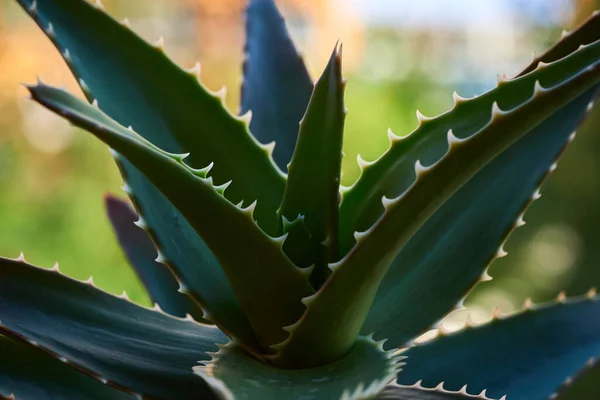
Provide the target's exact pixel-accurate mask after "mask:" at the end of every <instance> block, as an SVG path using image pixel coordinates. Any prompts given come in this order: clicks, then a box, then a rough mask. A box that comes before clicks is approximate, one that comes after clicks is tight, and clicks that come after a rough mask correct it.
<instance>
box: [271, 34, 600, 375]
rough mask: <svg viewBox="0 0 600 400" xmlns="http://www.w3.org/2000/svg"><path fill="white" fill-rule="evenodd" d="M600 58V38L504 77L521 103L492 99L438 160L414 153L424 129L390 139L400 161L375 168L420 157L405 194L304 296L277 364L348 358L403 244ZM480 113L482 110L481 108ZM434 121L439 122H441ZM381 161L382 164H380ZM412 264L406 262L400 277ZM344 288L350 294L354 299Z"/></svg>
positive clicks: (598, 66) (565, 96)
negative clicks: (480, 118) (470, 130)
mask: <svg viewBox="0 0 600 400" xmlns="http://www.w3.org/2000/svg"><path fill="white" fill-rule="evenodd" d="M599 60H600V42H597V43H595V44H594V45H590V46H588V47H586V48H583V49H581V50H580V51H578V52H576V53H574V54H573V55H571V56H569V57H567V58H565V59H564V60H561V61H559V62H556V63H554V64H551V65H548V66H546V67H545V68H540V69H539V70H538V71H536V73H533V74H530V75H527V76H526V77H523V78H521V79H518V80H514V81H510V82H507V83H506V84H505V87H506V88H508V90H509V91H510V92H511V93H512V94H513V95H515V96H516V95H517V94H519V96H520V97H521V102H520V103H517V104H516V105H513V106H512V107H505V108H504V109H501V108H499V106H498V103H497V102H495V101H492V103H491V104H489V109H488V110H487V113H485V114H487V122H485V123H484V124H483V126H481V127H480V128H478V129H477V131H476V132H475V133H474V134H472V135H470V136H467V137H466V138H465V137H463V136H462V135H461V137H462V139H459V138H457V137H456V136H455V134H453V133H452V130H449V131H447V136H446V140H445V143H446V145H445V146H446V148H445V151H443V152H442V154H441V155H440V156H439V158H437V159H435V160H433V161H429V160H428V161H422V160H420V159H419V154H420V153H419V152H417V153H416V154H415V153H414V152H413V151H412V150H411V148H412V144H414V142H417V143H419V144H423V142H424V143H426V142H427V140H426V139H427V136H424V133H423V132H421V133H420V134H418V135H416V137H415V136H413V135H414V134H413V135H411V136H409V137H407V138H404V139H401V138H395V139H393V143H394V144H393V145H392V148H391V149H390V150H388V152H387V153H386V155H387V154H390V153H396V156H397V157H399V160H397V163H394V162H392V160H390V159H389V158H385V157H386V155H384V156H382V158H381V159H380V160H379V161H378V163H376V164H373V166H372V170H371V172H372V171H374V170H379V171H380V172H385V173H390V174H391V175H392V176H395V177H396V178H399V176H398V175H397V174H398V172H404V173H406V172H407V171H402V168H400V170H396V169H395V167H396V166H397V165H401V164H402V162H401V161H404V162H407V160H408V162H409V163H412V161H410V160H412V159H413V158H414V157H417V161H416V162H414V164H410V165H412V167H411V168H412V169H413V172H412V174H409V175H406V176H405V177H404V178H405V179H406V181H407V184H408V186H407V187H406V188H405V189H404V191H402V192H400V193H396V192H391V193H388V194H387V195H386V196H384V197H383V199H382V200H381V203H382V207H384V209H385V213H384V214H383V215H382V216H381V217H380V218H378V219H377V221H376V222H375V224H374V225H373V226H372V227H370V228H368V229H367V230H365V231H364V232H356V233H355V237H356V239H357V244H356V245H355V246H354V247H353V248H352V250H351V251H350V252H349V253H348V254H347V255H346V256H345V257H344V258H343V259H342V260H341V261H339V262H338V263H335V264H332V265H331V266H330V267H331V269H332V271H333V273H332V275H331V277H330V279H329V280H328V281H327V282H326V283H325V284H324V285H323V287H321V289H320V290H319V291H318V292H317V293H316V294H315V295H314V296H311V297H310V298H307V299H305V300H304V303H305V304H306V305H307V309H306V312H305V313H304V315H303V316H302V318H301V319H300V320H299V321H298V322H297V323H295V324H294V325H293V326H290V327H289V328H288V330H289V331H290V336H289V338H288V339H287V340H286V341H285V342H284V343H282V344H281V345H278V346H277V349H278V350H279V353H278V355H277V359H278V361H276V362H281V363H285V364H287V363H293V364H294V365H297V366H307V365H308V364H313V365H315V364H316V363H319V362H320V363H325V362H328V361H331V360H334V359H336V358H339V357H341V356H343V354H344V353H345V352H346V351H348V349H349V348H350V346H351V345H352V342H353V340H354V338H355V337H356V335H357V334H358V333H359V331H360V329H361V326H362V325H363V323H364V320H365V318H366V317H367V314H368V311H369V308H370V306H371V304H372V302H373V299H374V297H375V294H376V292H377V289H378V287H379V285H380V283H381V282H382V280H383V278H384V276H385V274H386V272H387V271H388V269H389V267H390V264H391V263H392V261H393V260H394V259H395V258H396V256H397V255H398V254H399V252H400V251H401V250H402V248H403V246H404V245H405V244H406V243H407V242H408V241H409V240H410V239H411V237H413V235H414V234H415V233H416V232H417V231H418V229H419V228H420V227H421V226H422V225H423V224H425V223H426V222H427V220H428V219H429V217H431V216H432V215H433V214H434V213H435V212H436V211H437V210H438V209H439V208H440V207H441V206H443V204H444V203H445V202H446V201H447V200H449V198H450V197H451V196H452V195H453V194H454V193H456V191H458V190H459V189H460V188H461V187H463V186H464V185H465V184H467V183H468V182H469V180H470V179H471V178H473V176H474V175H475V174H476V173H477V172H479V171H480V170H481V169H482V168H483V167H485V166H486V165H487V164H488V163H489V162H491V161H492V160H493V159H495V158H496V157H497V156H499V155H500V154H502V152H503V151H504V150H506V148H508V147H509V146H511V145H513V144H514V143H515V142H516V141H518V140H519V139H520V138H521V137H523V136H524V135H525V134H527V133H528V132H529V131H531V130H532V129H533V128H535V127H537V126H539V125H540V124H542V123H544V122H545V121H546V120H547V119H548V118H550V117H551V116H552V115H553V114H554V113H556V112H558V111H559V110H560V109H561V108H562V107H564V106H565V105H566V104H568V103H570V102H571V101H573V100H574V99H576V98H578V97H579V96H581V95H582V94H583V93H585V92H587V91H589V90H590V89H592V88H593V87H594V86H595V85H597V84H598V82H599V81H600V61H599ZM561 71H562V73H563V74H565V75H566V76H564V78H563V79H561V80H558V82H557V81H551V82H548V81H545V80H543V83H540V79H541V78H542V76H544V75H545V74H544V72H545V73H548V74H551V73H552V72H554V73H555V74H556V73H559V72H561ZM550 76H552V75H550ZM543 84H545V85H546V86H542V85H543ZM491 93H494V92H491ZM492 97H493V96H492ZM487 99H488V98H486V97H479V98H476V99H472V100H470V101H469V103H468V104H470V105H471V106H472V107H475V109H476V110H479V111H481V110H480V109H485V108H486V107H488V104H486V103H487ZM481 113H482V115H483V114H484V113H483V111H481ZM471 117H472V116H471V115H463V116H462V118H460V121H461V124H463V125H466V126H471V124H474V121H473V120H472V119H471ZM430 123H431V124H437V123H439V121H437V120H436V121H430ZM417 133H419V132H417ZM413 138H414V139H413ZM398 149H401V150H398ZM381 160H384V161H385V162H384V163H383V164H382V165H379V162H382V161H381ZM388 162H389V164H388ZM423 164H424V165H426V166H427V167H423ZM371 178H373V176H372V175H371ZM387 178H388V179H389V178H390V176H388V177H387ZM374 185H376V184H374ZM376 186H377V185H376ZM342 205H343V203H342ZM413 267H414V265H403V266H402V270H403V271H402V272H403V275H402V277H404V276H406V275H407V274H408V273H409V272H410V271H411V269H412V268H413ZM347 293H352V296H348V295H347ZM413 304H414V303H413ZM405 323H407V324H408V323H410V321H405ZM392 346H393V344H392ZM316 365H318V364H316Z"/></svg>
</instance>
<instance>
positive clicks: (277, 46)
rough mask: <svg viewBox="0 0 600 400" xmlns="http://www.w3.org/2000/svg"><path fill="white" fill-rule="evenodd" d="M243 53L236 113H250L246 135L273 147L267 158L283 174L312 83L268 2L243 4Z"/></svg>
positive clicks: (285, 30) (271, 4) (291, 151)
mask: <svg viewBox="0 0 600 400" xmlns="http://www.w3.org/2000/svg"><path fill="white" fill-rule="evenodd" d="M245 51H246V59H245V62H244V82H243V85H242V99H241V112H242V113H246V112H248V111H252V120H251V122H250V129H251V131H252V133H253V134H254V136H255V137H256V138H257V139H258V140H259V141H260V142H262V143H264V144H268V143H270V142H273V141H275V149H274V151H273V158H274V159H275V162H276V163H277V165H278V166H279V168H280V169H281V170H282V171H287V164H288V163H289V162H290V160H291V159H292V154H293V152H294V147H295V146H296V138H297V136H298V123H299V122H300V119H301V118H302V116H303V115H304V112H305V110H306V106H307V105H308V100H309V99H310V95H311V93H312V90H313V83H312V80H311V78H310V76H309V74H308V71H307V70H306V66H305V65H304V62H303V61H302V58H301V57H300V56H299V54H298V52H297V51H296V48H295V47H294V44H293V43H292V40H291V39H290V37H289V34H288V32H287V29H286V27H285V22H284V20H283V18H282V17H281V14H279V11H278V10H277V7H276V6H275V3H274V1H273V0H250V1H249V4H248V9H247V11H246V49H245Z"/></svg>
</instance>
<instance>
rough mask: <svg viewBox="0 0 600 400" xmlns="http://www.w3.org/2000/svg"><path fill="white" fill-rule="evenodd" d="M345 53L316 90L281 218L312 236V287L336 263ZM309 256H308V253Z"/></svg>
mask: <svg viewBox="0 0 600 400" xmlns="http://www.w3.org/2000/svg"><path fill="white" fill-rule="evenodd" d="M345 87H346V82H345V81H344V80H343V79H342V48H341V46H340V47H339V49H338V47H337V45H336V48H335V49H334V51H333V53H332V54H331V58H330V60H329V63H328V64H327V67H326V68H325V71H324V72H323V75H322V76H321V77H320V78H319V80H318V81H317V83H316V85H315V90H314V92H313V95H312V97H311V99H310V104H309V105H308V109H307V111H306V114H305V115H304V117H303V118H302V121H300V133H299V135H298V143H297V145H296V150H295V151H294V155H293V156H292V162H291V163H290V166H289V173H288V179H287V185H286V188H285V193H284V195H283V202H282V203H281V208H280V209H279V213H280V215H282V216H284V217H285V218H286V219H287V220H289V221H293V220H294V219H295V218H296V217H297V216H298V215H301V216H303V218H304V225H306V228H307V230H308V232H309V233H310V236H311V241H312V245H313V248H314V249H316V250H315V251H314V253H315V257H316V259H315V260H313V262H314V263H315V268H314V270H313V275H312V278H313V285H314V286H315V287H319V286H321V284H322V283H323V282H324V281H325V280H326V279H327V277H328V276H329V273H330V271H329V269H328V268H327V263H329V262H331V261H333V260H334V259H336V257H337V241H338V238H337V224H338V221H337V216H338V215H337V214H338V200H339V187H340V171H341V167H342V142H343V135H344V120H345V118H346V108H345V107H344V88H345ZM307 252H308V251H307Z"/></svg>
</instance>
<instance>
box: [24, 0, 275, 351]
mask: <svg viewBox="0 0 600 400" xmlns="http://www.w3.org/2000/svg"><path fill="white" fill-rule="evenodd" d="M17 1H18V3H19V4H20V5H21V6H22V7H23V8H24V9H25V10H26V11H27V12H28V13H29V15H31V17H32V18H33V19H34V20H35V21H36V23H37V24H38V25H39V26H40V27H41V29H42V30H44V32H45V33H46V35H47V36H48V37H49V38H50V39H51V40H52V41H53V43H54V45H55V46H56V47H57V48H58V49H59V51H60V52H61V54H62V55H63V57H64V58H65V60H66V62H67V64H68V66H69V67H70V69H71V70H72V71H73V73H74V74H75V76H76V77H77V78H78V79H81V80H82V82H83V84H82V88H83V89H84V93H85V94H86V96H87V98H88V100H90V101H92V99H96V100H97V101H98V102H99V106H100V108H101V109H102V110H103V111H105V112H106V113H107V114H108V115H109V116H111V117H112V118H114V119H115V120H117V121H119V122H120V123H121V124H122V125H123V126H128V125H132V126H134V127H135V129H136V130H137V131H139V132H141V134H142V135H143V136H144V137H145V138H146V139H148V140H150V141H151V142H152V143H154V144H156V145H157V146H159V147H161V148H163V149H166V150H169V151H171V152H177V153H182V152H192V153H193V155H191V156H190V158H189V160H188V161H189V162H190V164H191V165H192V166H194V167H205V166H206V165H208V164H209V163H210V162H213V161H214V162H216V164H217V165H215V168H214V169H213V170H212V176H213V177H214V179H215V181H216V182H217V183H224V182H226V181H229V180H230V179H234V180H235V182H234V183H232V185H231V187H230V188H229V190H228V192H227V196H228V198H229V199H230V200H233V201H235V202H236V203H237V202H238V200H244V201H245V202H246V204H249V203H250V202H252V201H253V200H254V199H257V198H260V200H261V201H260V202H259V204H258V205H257V210H256V216H257V218H258V219H259V221H260V222H261V224H262V226H263V228H269V227H270V228H272V230H274V229H276V228H277V225H278V221H277V220H276V219H275V218H274V216H275V215H276V210H277V208H278V207H279V204H280V202H281V198H282V196H283V190H284V185H285V179H284V178H283V177H282V176H281V175H280V172H279V171H277V168H276V167H275V166H274V165H272V162H271V160H270V159H269V157H268V154H267V153H268V152H269V151H270V150H268V149H267V148H266V147H264V146H263V148H262V149H261V148H259V147H258V146H256V145H255V143H254V139H253V138H252V137H251V135H250V134H249V133H248V132H247V126H246V125H247V123H246V122H243V121H240V119H239V118H236V117H233V116H232V115H230V114H229V113H228V111H227V110H226V109H225V107H224V106H223V103H222V99H220V98H217V97H216V96H215V95H214V94H212V93H210V92H208V91H207V90H206V89H205V88H204V87H202V86H201V85H200V84H199V83H198V74H199V66H197V67H198V68H196V67H195V68H193V69H192V70H191V71H189V72H186V71H183V70H181V69H180V68H179V67H178V66H177V65H175V64H174V63H173V62H171V61H170V60H169V59H168V58H167V57H166V56H165V55H164V53H163V52H162V51H161V49H160V48H155V47H152V46H150V45H148V44H147V43H146V42H144V41H143V40H142V39H140V38H139V37H138V36H136V35H135V34H134V33H133V32H131V31H130V30H129V28H128V27H126V26H122V25H120V24H118V23H117V22H115V21H114V20H112V19H111V18H110V17H109V16H107V15H106V14H105V13H104V12H102V10H100V9H98V8H97V7H96V8H94V6H92V5H90V4H88V3H87V2H86V1H83V0H37V1H34V0H17ZM80 83H81V81H80ZM120 167H121V173H122V175H123V177H124V179H125V181H126V182H127V184H126V188H127V189H128V190H127V191H128V193H127V194H128V195H129V196H130V197H132V200H133V202H134V204H135V207H136V209H137V211H138V213H139V214H140V215H141V216H142V217H143V220H144V223H145V226H146V229H147V230H148V232H149V234H150V235H151V236H152V238H153V240H154V243H155V244H156V245H157V246H158V248H159V251H160V253H161V254H162V256H163V258H164V259H165V261H166V263H167V264H168V265H169V267H170V268H171V269H172V271H173V272H174V273H175V274H176V275H177V277H178V279H179V280H181V281H183V282H184V283H185V286H186V287H188V288H189V290H190V291H191V292H193V293H194V300H195V301H196V302H198V303H199V304H201V305H202V308H203V310H204V312H205V313H206V314H209V315H210V318H211V319H212V320H215V321H219V323H220V324H221V326H226V327H227V329H228V330H229V331H230V332H235V335H236V337H238V338H245V341H246V342H247V344H248V345H250V344H251V340H250V338H251V337H252V327H251V325H250V323H249V321H248V320H247V318H246V317H245V315H244V311H243V309H242V306H241V304H240V302H239V300H238V299H237V297H236V295H235V293H234V291H233V289H232V287H231V285H230V283H229V281H228V280H227V277H226V275H225V274H224V272H223V271H222V269H221V267H220V265H219V263H218V261H217V259H216V257H215V256H214V254H213V253H212V252H211V251H210V249H209V248H208V246H207V245H206V243H204V241H203V240H202V239H201V238H200V236H199V235H198V234H197V233H196V231H195V230H194V229H193V227H192V226H191V225H190V224H189V222H188V221H187V220H186V219H185V218H184V217H183V215H182V214H181V213H180V212H179V211H178V210H177V209H176V208H175V207H174V206H173V205H172V204H171V203H170V202H169V201H168V200H167V199H166V198H165V196H164V195H163V194H162V193H161V192H160V191H159V190H158V189H157V188H156V187H155V186H154V185H153V184H152V183H151V182H150V181H149V180H148V179H147V178H146V177H145V176H144V175H143V174H142V173H141V172H139V171H138V170H137V169H136V168H135V167H133V166H132V165H131V164H130V163H129V162H127V161H123V162H122V163H120ZM271 218H272V219H271Z"/></svg>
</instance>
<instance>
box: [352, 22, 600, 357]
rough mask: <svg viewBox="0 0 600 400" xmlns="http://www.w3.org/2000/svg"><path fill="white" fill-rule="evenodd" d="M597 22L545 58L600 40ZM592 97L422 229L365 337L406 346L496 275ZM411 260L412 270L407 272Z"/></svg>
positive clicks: (395, 267)
mask: <svg viewBox="0 0 600 400" xmlns="http://www.w3.org/2000/svg"><path fill="white" fill-rule="evenodd" d="M598 24H600V16H598V15H596V16H594V17H592V18H591V19H590V20H589V21H588V22H586V23H585V24H583V25H582V26H581V27H580V28H578V29H576V30H574V31H573V32H572V33H570V34H568V35H567V36H563V38H562V39H561V41H560V42H559V43H557V45H556V46H554V47H552V49H550V50H549V51H548V53H546V54H543V55H541V56H540V58H539V60H543V61H544V62H553V61H556V60H557V59H558V58H560V57H561V56H563V55H565V54H569V53H570V52H571V51H576V50H577V49H578V48H579V46H580V45H584V44H588V43H591V42H593V41H594V40H598V39H600V26H599V25H598ZM537 65H538V62H536V63H535V67H537ZM528 70H530V68H527V69H526V70H525V71H528ZM525 71H524V72H525ZM524 72H522V73H521V74H519V76H522V75H524ZM529 72H531V71H529ZM500 89H502V85H500V88H499V89H498V91H500ZM593 95H594V91H593V90H591V91H590V92H588V93H585V94H584V95H582V96H580V97H579V98H578V99H576V100H575V101H573V102H571V103H570V104H569V105H567V106H565V107H564V108H563V109H562V110H561V111H559V112H557V113H556V114H555V115H553V116H552V117H550V118H549V119H548V120H547V121H546V122H544V123H542V124H541V125H540V126H538V127H537V128H535V129H533V130H532V131H531V132H530V133H528V134H527V135H526V136H525V137H524V138H523V139H521V140H519V141H518V142H517V143H515V144H514V145H513V146H511V147H510V148H509V149H507V150H506V151H505V152H504V153H503V154H502V155H500V156H499V157H498V158H497V159H495V160H494V161H492V162H491V163H490V165H488V166H486V167H484V168H483V169H482V170H481V171H480V172H479V173H478V174H477V175H476V176H475V177H474V178H473V179H471V181H470V182H468V183H467V184H466V185H465V187H463V188H462V189H460V190H459V191H458V192H457V193H456V194H455V195H453V196H452V197H451V198H450V200H449V201H448V202H447V203H446V204H444V205H443V206H442V207H441V208H440V209H439V210H438V211H437V212H436V213H435V214H434V215H433V216H432V217H431V218H430V219H429V220H428V221H427V222H426V223H425V225H423V227H421V228H420V229H419V231H418V232H417V234H416V235H415V236H414V237H412V238H411V239H410V241H409V242H408V243H407V245H406V246H405V247H404V248H403V249H402V251H401V252H400V254H399V255H398V257H397V258H396V259H395V260H394V262H393V264H392V265H391V267H390V270H389V271H388V273H387V274H386V276H385V278H384V280H383V282H382V284H381V286H380V287H379V289H378V291H377V295H376V297H375V300H374V301H373V306H372V307H371V310H370V311H369V315H368V317H367V319H366V321H365V323H364V325H363V327H362V329H361V332H362V334H367V333H370V332H376V337H378V338H384V337H385V338H387V339H388V342H387V343H388V344H389V345H391V346H401V345H402V344H403V343H406V342H407V341H409V340H410V339H413V338H414V337H416V336H417V335H419V334H421V333H422V332H423V331H425V330H427V329H429V328H430V327H431V325H432V324H434V323H436V322H437V321H438V320H440V319H441V318H442V317H443V316H444V315H446V314H447V313H448V312H450V311H451V309H452V308H454V307H458V308H460V307H462V299H463V298H464V296H465V294H466V293H467V292H468V291H469V290H470V288H471V287H472V286H473V285H474V284H476V283H477V282H479V281H482V280H486V279H491V278H490V277H489V275H488V274H487V272H485V268H486V267H487V266H488V265H489V264H490V262H491V261H492V260H493V259H495V258H496V257H501V256H503V255H505V254H506V253H505V252H504V250H503V249H502V247H501V246H500V249H498V246H499V244H500V243H502V242H503V241H504V240H506V238H507V237H508V235H509V234H510V232H511V231H512V230H513V229H514V228H516V227H518V226H520V225H522V224H524V221H523V219H522V214H521V216H520V217H518V216H519V214H520V213H522V212H523V210H524V209H525V208H526V207H527V206H528V205H529V204H530V203H531V202H532V201H533V200H535V199H536V198H537V195H534V196H531V194H532V193H533V192H534V190H535V189H536V188H537V187H539V185H540V184H541V182H542V181H543V179H544V178H545V177H546V176H547V175H548V174H549V172H551V171H552V170H553V169H554V168H555V167H556V164H553V163H554V162H555V160H556V158H557V157H558V156H559V154H560V153H561V152H562V150H563V149H564V147H565V146H566V143H568V142H570V140H571V139H572V138H573V136H574V133H573V132H574V130H575V129H576V128H577V125H578V124H579V123H580V121H581V119H582V116H583V115H584V114H585V110H586V105H587V104H588V102H589V101H590V100H591V99H592V97H593ZM456 107H458V106H455V109H456ZM441 118H444V117H441ZM446 118H450V117H449V116H447V117H446ZM425 127H427V125H425ZM425 127H424V128H425ZM446 127H447V126H446V125H443V124H442V125H441V126H440V127H439V128H438V130H437V131H436V128H434V129H433V130H432V131H430V132H429V135H431V136H435V135H438V136H442V134H443V129H444V128H446ZM407 265H410V266H411V270H410V271H409V272H408V274H406V275H404V274H405V272H406V271H405V269H404V266H407ZM403 275H404V276H403ZM432 277H435V279H432ZM414 304H419V307H415V306H414ZM407 321H410V323H407Z"/></svg>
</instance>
